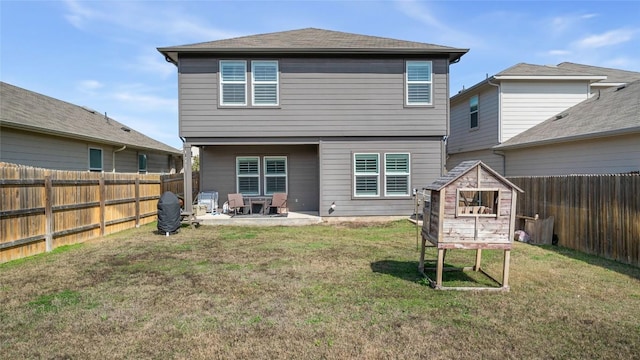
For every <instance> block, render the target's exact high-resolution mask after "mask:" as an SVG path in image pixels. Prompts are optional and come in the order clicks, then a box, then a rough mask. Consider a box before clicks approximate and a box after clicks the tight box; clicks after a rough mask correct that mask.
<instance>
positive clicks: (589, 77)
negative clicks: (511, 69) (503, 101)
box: [494, 75, 607, 81]
mask: <svg viewBox="0 0 640 360" xmlns="http://www.w3.org/2000/svg"><path fill="white" fill-rule="evenodd" d="M494 78H495V79H496V80H593V81H600V80H605V79H606V78H607V77H606V76H600V75H597V76H596V75H563V76H557V75H543V76H540V75H497V76H495V77H494Z"/></svg>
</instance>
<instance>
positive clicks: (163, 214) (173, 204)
mask: <svg viewBox="0 0 640 360" xmlns="http://www.w3.org/2000/svg"><path fill="white" fill-rule="evenodd" d="M179 227H180V199H178V197H177V196H176V194H174V193H172V192H171V191H166V192H165V193H164V194H162V196H160V200H159V201H158V231H160V232H162V233H173V232H176V230H178V228H179Z"/></svg>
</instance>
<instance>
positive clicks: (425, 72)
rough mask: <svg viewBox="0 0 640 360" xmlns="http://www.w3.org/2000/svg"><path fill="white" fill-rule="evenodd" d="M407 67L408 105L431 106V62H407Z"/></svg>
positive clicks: (406, 90)
mask: <svg viewBox="0 0 640 360" xmlns="http://www.w3.org/2000/svg"><path fill="white" fill-rule="evenodd" d="M406 66H407V68H406V81H405V82H406V89H405V92H406V102H407V105H431V104H432V101H431V92H432V76H431V61H407V64H406Z"/></svg>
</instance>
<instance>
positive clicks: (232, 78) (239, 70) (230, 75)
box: [220, 60, 247, 106]
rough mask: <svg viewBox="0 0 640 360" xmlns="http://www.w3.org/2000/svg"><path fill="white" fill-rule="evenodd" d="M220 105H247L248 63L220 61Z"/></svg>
mask: <svg viewBox="0 0 640 360" xmlns="http://www.w3.org/2000/svg"><path fill="white" fill-rule="evenodd" d="M220 105H230V106H243V105H247V62H246V61H240V60H233V61H231V60H221V61H220Z"/></svg>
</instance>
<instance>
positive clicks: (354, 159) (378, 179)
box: [353, 152, 381, 198]
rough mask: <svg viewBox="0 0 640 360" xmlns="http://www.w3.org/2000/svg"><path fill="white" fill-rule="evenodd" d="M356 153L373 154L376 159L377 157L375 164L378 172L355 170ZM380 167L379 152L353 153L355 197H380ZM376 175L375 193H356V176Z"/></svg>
mask: <svg viewBox="0 0 640 360" xmlns="http://www.w3.org/2000/svg"><path fill="white" fill-rule="evenodd" d="M357 155H375V156H376V159H377V165H378V172H377V173H376V174H373V173H358V172H357V171H356V156H357ZM380 169H381V164H380V153H373V152H370V153H353V197H354V198H355V197H357V198H374V197H380ZM374 175H375V176H376V177H377V184H378V186H377V187H376V193H375V195H360V194H358V193H357V191H358V189H357V185H356V184H357V181H356V180H357V178H358V176H374Z"/></svg>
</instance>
